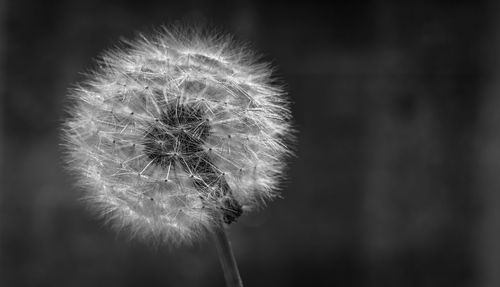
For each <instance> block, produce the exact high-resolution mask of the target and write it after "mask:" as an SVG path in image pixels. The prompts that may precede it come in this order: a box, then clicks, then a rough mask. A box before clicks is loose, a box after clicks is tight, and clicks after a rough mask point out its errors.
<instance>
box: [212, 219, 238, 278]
mask: <svg viewBox="0 0 500 287" xmlns="http://www.w3.org/2000/svg"><path fill="white" fill-rule="evenodd" d="M212 235H213V237H214V241H215V245H216V246H217V253H218V254H219V260H220V264H221V266H222V270H223V272H224V278H225V279H226V285H227V287H243V282H242V281H241V277H240V272H239V271H238V265H237V264H236V259H234V255H233V251H232V249H231V244H230V243H229V239H228V238H227V235H226V231H225V229H224V225H223V224H222V223H221V224H218V225H217V226H216V227H215V228H214V229H213V231H212Z"/></svg>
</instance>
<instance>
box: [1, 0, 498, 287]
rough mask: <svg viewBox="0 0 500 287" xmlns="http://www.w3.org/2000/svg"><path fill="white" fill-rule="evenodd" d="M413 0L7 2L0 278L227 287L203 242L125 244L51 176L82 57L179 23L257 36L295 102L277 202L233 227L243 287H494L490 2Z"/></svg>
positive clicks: (63, 177)
mask: <svg viewBox="0 0 500 287" xmlns="http://www.w3.org/2000/svg"><path fill="white" fill-rule="evenodd" d="M413 2H414V3H409V2H407V1H371V2H364V3H361V2H357V1H346V3H343V2H333V3H328V4H318V3H312V2H303V3H292V2H290V1H288V2H283V3H278V2H272V3H271V2H270V1H241V2H234V1H222V2H215V1H196V0H194V1H177V2H168V1H154V0H145V1H98V0H86V1H76V0H50V1H28V0H16V1H9V2H8V3H6V4H7V5H3V6H5V8H4V11H3V13H0V19H4V21H3V24H2V25H3V26H4V27H5V29H4V30H3V31H4V32H1V31H2V30H1V29H0V37H1V38H0V57H1V59H0V63H3V66H2V72H1V73H0V91H1V92H3V93H2V98H1V99H2V106H1V108H2V113H0V115H1V116H2V118H1V121H0V123H1V122H3V125H4V137H3V140H2V142H1V143H2V144H1V145H0V147H1V148H2V154H3V158H0V159H1V161H0V162H1V164H2V185H1V188H2V189H1V194H0V268H1V270H0V285H2V286H101V285H102V286H104V285H106V286H221V285H222V284H223V276H222V273H221V270H220V267H219V265H218V264H219V263H218V261H217V258H216V253H215V250H214V246H213V245H212V243H211V242H210V241H208V240H207V241H204V242H201V243H199V244H197V245H195V246H184V247H181V248H178V249H170V248H169V247H165V246H161V247H152V246H149V245H148V244H144V243H140V242H135V241H129V240H128V239H127V236H126V235H124V234H118V235H117V234H115V233H114V232H113V231H111V230H109V229H108V228H107V227H105V226H103V224H102V222H101V221H99V220H97V219H94V218H93V216H92V215H91V214H90V213H89V212H87V210H86V209H85V207H84V204H83V202H81V200H79V198H80V197H81V191H80V190H78V189H77V188H75V187H74V186H73V182H74V179H73V178H71V176H70V175H69V174H68V173H66V172H65V171H64V170H63V168H62V164H63V162H62V160H61V148H60V147H59V144H60V140H59V131H58V129H59V125H60V123H61V119H62V118H63V117H64V106H65V104H66V103H67V98H66V94H67V93H68V89H70V88H71V87H72V85H73V84H74V83H76V82H77V81H79V80H82V79H83V78H84V76H83V75H82V74H81V73H82V72H85V71H88V70H90V69H91V68H92V66H93V60H92V59H93V58H96V57H97V56H98V55H99V53H101V52H102V51H103V50H105V49H107V48H111V47H112V46H113V45H114V43H115V42H116V41H118V40H119V39H120V37H122V36H123V37H125V38H131V37H133V36H134V35H135V32H139V31H148V30H149V31H151V30H152V28H155V27H157V26H158V25H161V24H171V23H173V22H175V21H177V20H183V21H185V22H195V23H202V24H203V23H211V24H215V26H218V27H219V28H222V29H224V30H226V31H227V32H230V33H232V34H234V35H235V36H236V37H237V38H239V39H242V40H246V41H249V42H251V43H252V44H253V47H254V48H256V49H258V50H259V51H260V52H262V53H263V54H264V55H265V56H264V59H265V60H270V61H272V62H273V63H274V64H275V65H276V66H277V67H278V69H277V75H278V76H279V77H280V78H281V79H282V80H283V81H284V82H286V83H287V89H288V91H289V93H290V97H291V99H292V100H293V102H294V104H293V113H294V121H295V125H296V127H297V129H298V130H299V133H298V142H297V146H296V151H297V157H296V158H294V159H292V160H291V161H290V163H289V166H290V167H289V171H288V173H289V178H288V180H286V182H285V183H284V184H283V191H282V195H283V198H282V199H278V200H276V201H274V202H273V203H271V204H269V206H268V207H267V208H266V209H264V210H261V211H258V212H255V213H252V214H248V215H246V216H245V217H243V218H242V219H241V220H240V221H239V222H238V223H237V224H234V225H233V226H231V229H230V237H231V240H232V243H233V247H234V251H235V254H236V257H237V259H238V261H239V264H240V271H241V273H242V277H243V280H244V282H245V284H246V286H309V285H315V286H316V285H317V286H337V285H338V286H384V287H385V286H398V287H399V286H440V287H441V286H454V287H455V286H498V284H497V283H499V282H500V278H499V277H498V274H497V272H496V269H497V266H498V264H497V263H498V260H499V259H498V258H500V256H497V255H498V253H499V252H498V249H499V246H500V245H499V244H500V243H498V242H500V241H499V240H498V239H500V235H499V234H498V226H499V224H498V223H500V217H499V215H498V211H497V210H499V209H498V208H497V207H499V206H500V202H499V201H500V195H499V194H500V193H498V192H499V188H498V187H499V186H500V182H499V181H498V178H499V177H498V176H496V173H497V171H498V170H499V169H498V168H497V167H499V166H500V158H499V156H498V155H500V152H499V151H500V142H499V140H498V138H499V136H498V135H497V133H498V134H499V135H500V121H498V120H500V119H498V114H500V102H499V99H500V96H499V95H498V93H497V92H498V87H497V86H498V84H497V77H499V74H498V52H497V51H496V50H498V49H497V48H498V47H499V46H498V43H497V42H498V39H499V38H498V35H497V34H498V33H500V29H499V26H498V23H497V22H498V20H496V18H497V14H498V12H499V11H497V10H498V9H497V8H498V7H497V6H496V5H495V4H494V3H493V1H490V2H481V1H479V2H478V1H474V2H473V1H450V2H449V3H444V2H441V3H437V2H432V3H424V2H422V1H413ZM2 25H0V26H2ZM3 83H5V85H3Z"/></svg>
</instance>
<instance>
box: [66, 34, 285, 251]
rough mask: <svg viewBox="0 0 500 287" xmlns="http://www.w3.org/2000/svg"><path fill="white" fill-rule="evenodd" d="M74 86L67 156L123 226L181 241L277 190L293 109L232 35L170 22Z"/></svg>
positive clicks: (113, 54)
mask: <svg viewBox="0 0 500 287" xmlns="http://www.w3.org/2000/svg"><path fill="white" fill-rule="evenodd" d="M99 64H100V65H99V68H98V69H97V70H96V71H95V72H93V73H92V74H91V75H89V77H88V79H87V81H86V82H84V83H82V84H81V85H79V86H78V87H77V88H75V89H74V90H73V91H72V93H71V95H70V96H71V97H72V98H73V99H74V102H75V103H74V105H73V106H72V107H71V108H70V116H69V118H68V120H67V121H66V122H65V125H64V139H65V146H66V150H67V160H68V167H69V168H70V169H72V170H74V171H75V172H76V173H77V174H78V175H79V178H80V179H81V184H82V185H84V186H85V187H86V188H85V190H86V198H87V199H88V200H89V202H90V204H91V206H92V207H94V208H95V209H96V210H97V211H98V212H99V214H100V215H102V216H103V217H105V218H106V219H107V220H108V221H109V222H110V223H111V224H113V225H114V226H115V227H117V228H120V229H121V228H125V229H128V230H130V233H131V234H133V235H135V236H138V237H144V238H151V237H153V238H159V239H162V240H164V241H169V242H174V243H180V242H185V241H191V240H193V239H196V238H198V237H199V236H200V235H202V234H203V233H204V232H205V231H206V230H207V229H210V228H211V226H213V225H214V224H218V222H219V221H218V219H219V218H220V217H222V218H223V220H224V222H226V223H231V222H233V221H235V220H236V219H237V218H238V217H239V216H240V215H241V214H242V212H243V209H251V208H253V207H257V206H259V205H261V204H263V203H264V202H266V201H267V200H269V199H271V198H273V197H274V196H275V195H276V188H277V184H278V182H279V180H280V177H281V174H282V170H283V167H284V163H283V159H284V157H286V156H287V155H288V154H289V153H290V151H289V149H288V148H287V146H286V143H287V140H288V139H289V137H290V130H291V128H290V124H289V121H290V117H291V116H290V110H289V107H288V101H287V99H286V96H285V93H284V92H283V90H282V89H281V87H280V86H277V85H276V84H274V80H273V77H272V73H271V69H270V67H269V65H267V64H262V63H258V62H257V61H256V60H255V56H253V54H252V53H250V52H249V51H247V50H246V49H244V48H241V47H238V46H237V44H234V43H233V42H232V40H231V39H230V38H229V37H227V36H220V35H218V36H214V35H208V34H206V33H205V34H204V33H199V32H195V31H192V30H188V29H185V30H180V29H179V30H177V31H172V30H167V29H164V30H162V31H161V32H158V33H157V34H155V35H154V36H152V37H144V36H141V37H140V39H139V40H137V41H134V42H127V46H126V47H125V48H120V49H115V50H112V51H110V52H107V53H106V54H104V55H103V56H102V57H101V58H100V60H99Z"/></svg>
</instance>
